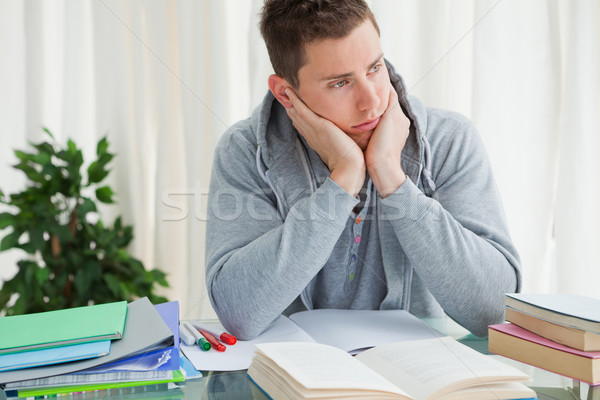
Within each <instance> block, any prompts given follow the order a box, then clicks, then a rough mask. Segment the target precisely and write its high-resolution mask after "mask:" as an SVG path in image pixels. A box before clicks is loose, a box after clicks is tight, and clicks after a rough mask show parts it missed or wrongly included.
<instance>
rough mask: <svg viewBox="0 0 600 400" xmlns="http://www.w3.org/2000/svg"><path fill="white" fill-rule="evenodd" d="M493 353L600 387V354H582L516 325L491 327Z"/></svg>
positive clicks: (491, 349)
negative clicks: (599, 385)
mask: <svg viewBox="0 0 600 400" xmlns="http://www.w3.org/2000/svg"><path fill="white" fill-rule="evenodd" d="M488 332H489V350H490V353H494V354H498V355H501V356H505V357H508V358H512V359H513V360H517V361H520V362H523V363H525V364H529V365H533V366H535V367H538V368H542V369H545V370H547V371H550V372H554V373H557V374H560V375H564V376H567V377H569V378H573V379H577V380H580V381H583V382H586V383H589V384H592V385H598V384H600V351H581V350H577V349H574V348H571V347H567V346H565V345H562V344H560V343H556V342H553V341H552V340H549V339H546V338H544V337H541V336H539V335H536V334H535V333H532V332H530V331H528V330H526V329H523V328H520V327H518V326H516V325H513V324H510V323H509V324H498V325H490V326H489V330H488Z"/></svg>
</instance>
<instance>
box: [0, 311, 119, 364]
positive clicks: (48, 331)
mask: <svg viewBox="0 0 600 400" xmlns="http://www.w3.org/2000/svg"><path fill="white" fill-rule="evenodd" d="M126 315H127V302H126V301H118V302H114V303H106V304H97V305H93V306H86V307H76V308H67V309H64V310H56V311H47V312H41V313H34V314H24V315H13V316H9V317H2V318H0V354H4V353H15V352H20V351H27V350H34V349H43V348H48V347H56V346H63V345H68V344H76V343H86V342H93V341H98V340H108V339H120V338H121V337H122V335H123V329H124V327H125V317H126Z"/></svg>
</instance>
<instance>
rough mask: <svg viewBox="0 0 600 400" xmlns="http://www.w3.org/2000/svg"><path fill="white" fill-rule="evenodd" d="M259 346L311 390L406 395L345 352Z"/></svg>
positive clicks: (315, 346)
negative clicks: (366, 391) (371, 391)
mask: <svg viewBox="0 0 600 400" xmlns="http://www.w3.org/2000/svg"><path fill="white" fill-rule="evenodd" d="M256 347H258V349H259V350H260V351H261V352H262V354H261V356H266V357H268V358H269V359H271V360H272V361H273V362H274V363H276V364H277V365H278V366H279V367H280V368H281V369H283V370H284V371H286V372H287V373H288V374H289V375H291V376H293V377H294V378H295V379H296V380H297V381H298V382H299V383H300V384H301V385H302V386H304V387H305V388H309V389H328V388H341V389H373V390H381V391H388V392H392V393H399V394H403V395H405V393H404V392H403V391H401V390H399V389H398V388H397V387H395V386H394V385H393V384H392V383H390V382H389V381H387V380H386V379H385V378H383V377H381V376H379V375H378V374H376V373H375V372H373V371H372V370H370V369H369V368H368V367H366V366H365V365H363V364H362V363H360V362H358V361H357V360H356V359H355V358H354V357H352V356H351V355H349V354H348V353H346V352H345V351H343V350H340V349H337V348H335V347H332V346H328V345H324V344H319V343H294V342H288V343H265V344H257V345H256Z"/></svg>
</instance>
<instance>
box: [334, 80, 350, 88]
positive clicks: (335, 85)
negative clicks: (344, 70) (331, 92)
mask: <svg viewBox="0 0 600 400" xmlns="http://www.w3.org/2000/svg"><path fill="white" fill-rule="evenodd" d="M346 83H348V82H347V81H339V82H338V83H335V84H334V85H333V87H334V88H341V87H343V86H346Z"/></svg>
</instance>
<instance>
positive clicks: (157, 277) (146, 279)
mask: <svg viewBox="0 0 600 400" xmlns="http://www.w3.org/2000/svg"><path fill="white" fill-rule="evenodd" d="M44 130H45V131H46V133H47V134H48V136H49V138H50V140H49V141H44V142H41V143H38V144H33V143H32V144H31V146H32V147H33V148H34V150H33V151H32V152H25V151H19V150H17V151H15V155H16V157H17V159H18V163H17V164H16V165H14V168H16V169H17V170H20V171H22V172H23V173H25V175H26V176H27V179H28V181H27V184H26V187H25V189H24V190H22V191H21V192H18V193H13V194H10V195H5V194H4V193H3V192H2V191H1V190H0V202H1V203H4V204H6V205H8V206H9V207H7V208H8V211H6V212H2V213H0V231H3V230H9V233H8V234H6V235H5V236H4V237H3V238H2V241H1V242H0V251H6V250H8V249H14V248H17V249H21V250H23V251H24V252H25V253H26V257H25V258H23V259H21V260H20V261H18V262H17V265H18V272H17V274H16V275H15V276H14V277H13V278H12V279H11V280H8V281H5V282H3V284H2V288H1V289H0V314H2V313H4V314H6V315H15V314H23V313H31V312H41V311H48V310H55V309H62V308H70V307H77V306H85V305H89V304H100V303H106V302H112V301H118V300H128V301H131V300H133V299H135V298H137V297H143V296H148V298H149V300H150V301H151V302H153V303H160V302H164V301H166V299H165V298H164V297H162V296H159V295H157V294H156V293H155V290H156V289H157V285H160V286H163V287H168V286H169V285H168V282H167V281H166V279H165V273H164V272H162V271H160V270H158V269H153V270H146V269H145V268H144V265H143V264H142V262H141V261H140V260H138V259H136V258H134V257H132V256H131V255H130V254H129V253H128V251H127V250H126V249H127V246H128V245H129V244H130V242H131V241H132V239H133V228H132V227H131V226H128V225H124V224H123V222H122V220H121V217H118V218H116V219H115V221H114V223H113V224H112V226H107V225H106V224H105V223H104V222H103V221H102V219H101V218H100V215H99V213H98V207H97V205H96V202H97V201H98V202H101V203H107V204H109V203H113V196H114V192H113V190H112V189H111V188H110V186H107V185H101V182H102V181H103V180H104V179H105V178H106V177H107V175H108V174H109V172H110V170H109V169H108V168H107V167H108V164H109V163H110V161H111V160H112V159H113V157H114V154H111V153H109V151H108V145H109V144H108V141H107V139H106V137H105V138H103V139H101V140H100V141H99V142H98V145H97V151H96V155H97V159H96V160H95V161H93V162H92V163H91V164H89V166H88V167H87V169H86V172H87V173H86V174H85V176H84V174H82V166H83V164H84V160H83V155H82V152H81V150H80V149H78V148H77V146H76V145H75V143H74V142H73V141H72V140H69V141H68V142H67V145H66V147H64V146H63V147H61V146H59V145H58V144H57V143H56V141H55V140H54V137H53V136H52V134H51V133H50V131H48V130H47V129H44ZM15 294H16V295H15ZM15 297H16V300H15Z"/></svg>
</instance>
